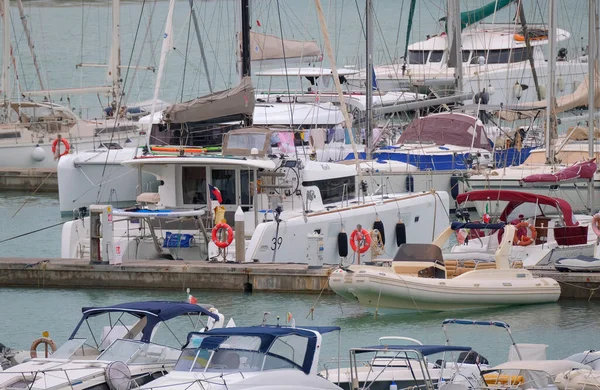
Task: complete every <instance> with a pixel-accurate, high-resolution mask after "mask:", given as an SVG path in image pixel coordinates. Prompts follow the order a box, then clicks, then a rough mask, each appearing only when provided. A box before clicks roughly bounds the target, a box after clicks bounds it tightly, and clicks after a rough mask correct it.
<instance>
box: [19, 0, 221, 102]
mask: <svg viewBox="0 0 600 390" xmlns="http://www.w3.org/2000/svg"><path fill="white" fill-rule="evenodd" d="M19 1H21V0H19ZM189 3H190V10H191V11H192V20H193V21H194V30H195V31H196V39H198V46H199V47H200V56H202V65H204V73H206V82H207V83H208V90H209V91H210V93H213V88H212V83H211V82H210V73H209V71H208V63H207V61H206V54H205V53H204V43H202V36H201V35H200V27H199V25H198V17H197V16H196V7H194V0H189Z"/></svg>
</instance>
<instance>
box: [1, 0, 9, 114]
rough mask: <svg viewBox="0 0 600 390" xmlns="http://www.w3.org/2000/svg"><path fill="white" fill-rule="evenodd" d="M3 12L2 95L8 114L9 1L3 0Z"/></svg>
mask: <svg viewBox="0 0 600 390" xmlns="http://www.w3.org/2000/svg"><path fill="white" fill-rule="evenodd" d="M2 4H3V5H4V10H3V11H4V13H3V14H2V23H3V25H4V36H3V47H2V49H3V50H2V65H3V66H2V95H3V97H4V107H5V108H6V115H7V116H8V103H9V101H10V80H9V73H10V1H9V0H3V2H2Z"/></svg>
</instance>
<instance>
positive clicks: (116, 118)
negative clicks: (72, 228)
mask: <svg viewBox="0 0 600 390" xmlns="http://www.w3.org/2000/svg"><path fill="white" fill-rule="evenodd" d="M145 6H146V0H144V1H143V2H142V9H141V10H140V17H139V18H138V24H137V27H136V29H135V36H134V37H133V45H132V47H131V54H130V55H129V61H128V63H127V71H126V72H125V78H124V81H123V84H126V83H127V79H128V77H129V70H130V69H131V62H132V60H133V53H134V51H135V44H136V42H137V38H138V34H139V31H140V26H141V24H142V15H143V14H144V8H145ZM113 44H114V42H113ZM113 61H118V59H116V58H115V59H113ZM121 89H122V88H119V97H118V103H117V107H116V108H115V112H114V116H115V124H114V126H113V128H112V131H111V134H110V143H112V142H113V139H114V136H115V130H116V128H117V122H118V116H119V111H120V110H121V106H122V103H123V93H122V92H121ZM151 126H152V125H151ZM109 155H110V150H109V151H108V152H107V153H106V159H105V160H104V164H103V166H102V175H101V176H100V184H99V185H98V193H97V196H96V201H97V202H100V193H101V191H102V183H103V182H104V175H105V173H106V166H107V165H108V157H109Z"/></svg>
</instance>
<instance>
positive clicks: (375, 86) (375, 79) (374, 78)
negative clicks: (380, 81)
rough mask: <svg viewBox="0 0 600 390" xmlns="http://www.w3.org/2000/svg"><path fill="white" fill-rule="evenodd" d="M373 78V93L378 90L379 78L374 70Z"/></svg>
mask: <svg viewBox="0 0 600 390" xmlns="http://www.w3.org/2000/svg"><path fill="white" fill-rule="evenodd" d="M371 77H372V79H373V91H375V90H377V78H376V77H375V69H374V68H373V69H372V72H371Z"/></svg>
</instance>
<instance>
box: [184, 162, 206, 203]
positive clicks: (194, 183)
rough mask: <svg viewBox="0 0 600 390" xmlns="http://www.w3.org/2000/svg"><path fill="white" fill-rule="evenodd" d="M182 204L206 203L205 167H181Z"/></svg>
mask: <svg viewBox="0 0 600 390" xmlns="http://www.w3.org/2000/svg"><path fill="white" fill-rule="evenodd" d="M181 179H182V183H183V204H206V192H207V188H206V168H205V167H183V168H181Z"/></svg>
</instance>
